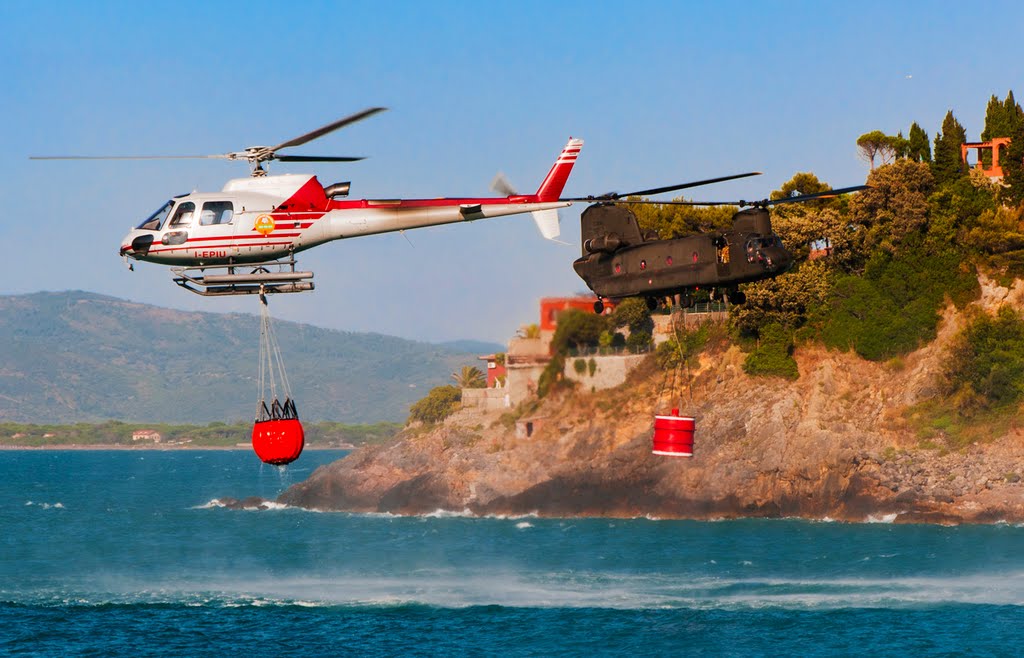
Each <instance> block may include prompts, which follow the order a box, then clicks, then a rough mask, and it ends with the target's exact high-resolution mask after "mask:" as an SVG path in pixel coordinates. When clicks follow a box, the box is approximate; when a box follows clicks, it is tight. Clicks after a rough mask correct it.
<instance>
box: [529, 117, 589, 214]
mask: <svg viewBox="0 0 1024 658" xmlns="http://www.w3.org/2000/svg"><path fill="white" fill-rule="evenodd" d="M582 148H583V140H582V139H573V138H571V137H570V138H569V141H568V143H566V145H565V148H563V149H562V152H561V153H560V154H559V155H558V159H557V160H555V164H554V165H553V166H552V167H551V171H549V172H548V175H547V176H545V177H544V182H543V183H541V184H540V187H539V188H538V189H537V200H538V201H541V202H545V201H557V200H558V198H559V196H561V194H562V188H564V187H565V182H566V181H567V180H569V173H570V172H571V171H572V166H573V165H574V164H576V158H577V157H578V156H579V154H580V149H582ZM538 225H539V223H538Z"/></svg>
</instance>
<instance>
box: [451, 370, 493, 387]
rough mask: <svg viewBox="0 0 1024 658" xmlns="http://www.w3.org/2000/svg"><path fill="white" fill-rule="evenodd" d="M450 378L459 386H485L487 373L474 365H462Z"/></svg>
mask: <svg viewBox="0 0 1024 658" xmlns="http://www.w3.org/2000/svg"><path fill="white" fill-rule="evenodd" d="M452 379H454V380H455V385H456V386H458V387H459V388H486V386H487V375H485V374H484V373H483V372H481V370H480V369H479V368H477V367H476V366H462V370H460V371H459V372H453V373H452Z"/></svg>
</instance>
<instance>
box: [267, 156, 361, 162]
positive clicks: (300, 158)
mask: <svg viewBox="0 0 1024 658" xmlns="http://www.w3.org/2000/svg"><path fill="white" fill-rule="evenodd" d="M274 159H275V160H277V161H278V162H357V161H359V160H365V159H366V158H365V157H361V156H360V157H355V156H343V155H279V156H277V157H275V158H274Z"/></svg>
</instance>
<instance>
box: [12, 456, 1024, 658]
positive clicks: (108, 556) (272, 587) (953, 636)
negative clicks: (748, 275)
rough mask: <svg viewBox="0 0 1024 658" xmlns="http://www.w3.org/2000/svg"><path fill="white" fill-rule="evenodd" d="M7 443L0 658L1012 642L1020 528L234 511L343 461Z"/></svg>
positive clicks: (986, 647) (985, 645) (851, 648)
mask: <svg viewBox="0 0 1024 658" xmlns="http://www.w3.org/2000/svg"><path fill="white" fill-rule="evenodd" d="M342 455H343V453H338V452H315V451H314V452H307V453H305V454H303V455H302V457H301V459H300V460H299V461H298V462H296V463H295V464H293V465H291V466H288V467H286V468H277V467H272V466H265V465H262V464H260V462H259V461H258V460H257V459H256V457H255V456H254V455H253V454H251V453H250V452H248V451H241V450H240V451H223V452H214V451H209V452H200V451H195V452H160V451H130V452H129V451H111V452H89V451H0V655H32V656H65V655H77V656H108V655H129V656H150V655H160V656H163V655H171V656H218V657H219V658H225V657H226V656H257V655H258V656H264V655H266V656H330V655H342V656H344V655H358V656H393V655H402V656H404V655H419V656H435V655H501V656H521V655H527V656H557V655H680V654H681V655H735V656H750V655H777V656H783V655H786V656H788V655H801V656H834V655H863V654H864V653H865V652H872V653H876V652H880V653H881V654H882V655H905V654H912V655H962V654H965V653H966V654H971V655H992V656H1004V655H1015V654H1016V655H1020V654H1022V653H1024V648H1022V647H1021V638H1022V636H1024V528H1020V527H1015V526H1008V525H996V526H977V527H972V526H963V527H933V526H923V525H917V526H898V525H892V524H887V523H875V524H858V525H852V524H843V523H828V522H808V521H800V520H749V521H722V522H693V521H671V520H656V519H648V518H639V519H630V520H619V519H541V518H532V517H519V518H468V517H464V516H460V515H452V514H444V513H437V514H432V515H427V516H419V517H399V516H392V515H388V514H347V513H318V512H309V511H304V510H299V509H290V508H284V507H282V508H275V509H271V510H267V511H244V510H231V509H227V508H225V507H223V506H221V505H220V503H219V501H220V499H223V498H225V497H234V498H244V497H247V496H253V495H255V496H262V497H265V498H273V497H274V496H276V495H277V494H278V493H279V492H280V491H283V490H284V489H285V488H286V487H287V486H288V485H290V484H293V483H295V482H299V481H301V480H303V479H305V478H306V477H307V476H308V475H309V474H310V473H311V472H312V470H313V469H314V468H315V467H316V466H318V465H320V464H324V463H327V462H329V461H332V460H334V459H337V458H339V457H340V456H342Z"/></svg>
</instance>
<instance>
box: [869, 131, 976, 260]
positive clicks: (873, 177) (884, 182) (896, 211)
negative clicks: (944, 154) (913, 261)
mask: <svg viewBox="0 0 1024 658" xmlns="http://www.w3.org/2000/svg"><path fill="white" fill-rule="evenodd" d="M958 153H959V151H958ZM958 157H959V156H958ZM867 184H868V185H869V186H870V189H867V190H863V191H861V192H860V193H859V194H857V195H855V196H854V197H853V199H851V201H850V218H851V220H852V221H853V222H854V223H855V224H858V225H860V226H861V227H863V228H864V230H865V231H866V234H865V236H864V239H865V247H866V248H867V249H868V250H871V249H874V248H875V247H881V248H883V249H886V250H888V251H896V250H898V248H899V244H900V242H901V241H902V240H903V239H904V238H905V237H907V236H908V235H910V234H911V233H914V232H920V231H921V230H922V229H923V228H925V226H926V225H927V222H928V196H929V195H930V194H931V193H932V190H933V189H934V187H935V179H934V178H933V177H932V173H931V171H930V169H929V167H928V165H926V164H924V163H921V162H914V161H913V160H909V159H901V160H897V161H896V162H894V163H893V164H891V165H885V166H884V167H879V168H878V169H876V170H874V171H873V172H871V174H869V175H868V180H867Z"/></svg>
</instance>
